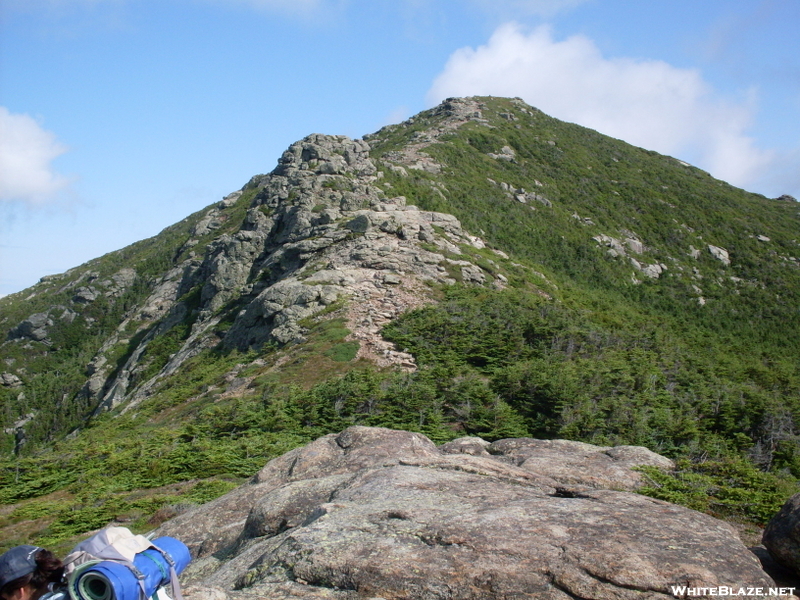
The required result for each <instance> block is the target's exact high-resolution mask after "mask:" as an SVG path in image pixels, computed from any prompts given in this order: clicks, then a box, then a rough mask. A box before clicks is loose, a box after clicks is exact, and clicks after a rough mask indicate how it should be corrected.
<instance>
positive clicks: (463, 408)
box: [0, 98, 800, 540]
mask: <svg viewBox="0 0 800 600" xmlns="http://www.w3.org/2000/svg"><path fill="white" fill-rule="evenodd" d="M784 200H785V199H784ZM798 238H800V219H799V218H798V211H797V205H796V203H794V204H792V203H791V202H778V201H776V200H770V199H766V198H764V197H761V196H757V195H754V194H748V193H746V192H744V191H742V190H737V189H736V188H733V187H731V186H729V185H728V184H725V183H724V182H719V181H717V180H714V179H713V178H711V176H710V175H708V174H707V173H705V172H703V171H701V170H699V169H696V168H694V167H691V166H689V165H687V164H686V163H682V162H681V161H678V160H676V159H674V158H671V157H665V156H661V155H658V154H657V153H654V152H648V151H645V150H641V149H638V148H634V147H633V146H629V145H627V144H625V143H623V142H620V141H618V140H612V139H610V138H607V137H605V136H602V135H600V134H598V133H596V132H593V131H591V130H587V129H585V128H582V127H579V126H577V125H570V124H566V123H561V122H559V121H557V120H555V119H552V118H550V117H548V116H547V115H545V114H544V113H541V112H540V111H538V110H537V109H534V108H532V107H529V106H528V105H526V104H525V103H524V102H522V101H521V100H519V99H501V98H467V99H448V100H446V101H445V102H443V103H442V104H441V105H439V106H438V107H435V108H433V109H430V110H428V111H424V112H423V113H420V114H419V115H417V116H415V117H413V118H412V119H409V120H408V121H406V122H404V123H402V124H398V125H391V126H388V127H385V128H383V129H382V130H380V131H378V132H376V133H375V134H372V135H369V136H365V138H364V140H351V139H349V138H347V137H345V136H327V135H322V134H313V135H310V136H307V137H306V138H304V139H303V140H301V141H299V142H296V143H295V144H292V145H291V146H290V148H289V149H288V150H287V151H286V152H285V153H284V154H283V155H282V156H281V157H280V159H279V161H278V166H277V167H276V168H275V169H274V170H273V171H272V172H271V173H269V174H266V175H257V176H255V177H253V178H252V179H251V180H250V181H249V182H248V183H247V184H246V185H245V186H243V187H242V189H241V190H238V191H237V192H234V193H232V194H230V195H228V196H226V198H225V199H223V200H222V201H220V202H217V203H215V204H213V205H211V206H209V207H207V208H206V209H203V210H201V211H198V212H197V213H195V214H194V215H191V216H189V217H187V218H186V219H184V220H183V221H181V222H179V223H177V224H175V225H173V226H171V227H168V228H166V229H165V230H164V231H163V232H161V233H160V234H159V235H158V236H155V237H153V238H150V239H148V240H143V241H142V242H138V243H136V244H134V245H132V246H129V247H127V248H124V249H122V250H119V251H116V252H113V253H109V254H107V255H105V256H103V257H100V258H98V259H95V260H93V261H90V262H89V263H86V265H82V266H80V267H76V268H75V269H71V270H70V271H68V272H67V273H65V274H62V275H57V276H49V277H45V278H43V279H42V281H41V282H40V283H39V284H37V285H36V286H33V288H30V289H29V290H25V291H24V292H20V293H19V294H15V295H12V296H8V297H5V298H2V299H0V325H2V327H3V328H5V329H6V331H7V332H8V334H7V337H6V339H5V341H4V342H3V343H2V345H0V360H2V361H3V362H2V363H0V365H3V366H2V369H0V370H2V373H0V377H2V380H1V381H2V385H0V400H2V402H3V406H4V416H3V418H4V425H3V430H4V437H3V438H2V439H0V442H2V445H1V446H0V447H2V448H3V452H4V453H5V456H6V457H7V459H6V462H5V463H4V466H3V471H2V473H3V485H2V489H3V490H4V492H3V498H4V500H3V501H4V502H6V503H9V502H10V503H13V502H17V501H19V500H25V499H29V498H34V499H35V498H38V497H45V495H46V494H50V493H60V492H59V490H69V493H70V494H73V496H70V498H71V500H70V501H73V500H74V501H75V502H77V505H79V506H81V507H85V506H88V505H89V504H91V502H95V503H98V502H99V503H100V505H102V506H103V507H105V508H103V509H102V510H99V511H95V513H93V514H94V516H93V517H91V518H89V519H88V521H80V519H79V520H78V521H79V523H76V524H75V527H74V528H73V529H79V528H80V527H82V526H86V525H87V524H88V523H89V522H91V523H100V522H102V520H103V519H104V518H109V517H114V516H119V515H114V514H112V513H115V512H119V511H122V513H125V512H126V511H132V514H134V515H135V514H137V511H139V513H138V514H139V516H138V517H132V518H136V519H146V518H149V517H146V515H150V514H152V512H153V506H157V505H159V503H158V501H156V500H153V501H152V502H151V503H150V504H148V505H147V506H148V507H145V508H141V507H139V508H136V509H135V510H134V509H133V508H130V507H131V506H133V504H135V502H133V504H131V502H130V501H128V500H125V502H123V503H122V504H121V506H127V507H128V508H126V509H124V510H123V509H121V508H120V509H114V508H113V506H111V505H110V504H113V502H112V503H110V504H109V500H108V499H109V498H112V497H113V498H117V499H119V498H121V497H122V496H121V495H120V494H123V492H125V493H128V492H133V491H134V490H136V489H143V490H155V489H156V488H159V487H161V486H170V485H179V486H184V484H183V483H181V482H187V481H196V480H198V479H200V480H204V481H208V482H210V483H207V484H206V483H204V484H203V485H207V486H208V487H207V489H216V490H218V491H220V492H221V491H225V488H227V487H228V486H229V482H226V480H225V476H226V474H231V473H235V474H236V475H237V476H238V477H242V476H246V475H248V474H251V473H252V472H253V471H254V470H255V469H257V468H259V467H260V465H261V464H263V462H264V460H265V459H266V458H269V457H271V456H275V455H277V454H279V453H281V452H283V451H285V450H287V449H288V448H289V447H293V446H295V445H298V444H300V443H304V442H308V441H310V440H311V439H314V438H315V437H318V436H320V435H324V434H326V433H330V432H332V431H340V430H342V429H344V428H345V427H347V426H349V425H353V424H369V425H381V426H391V427H395V428H404V429H414V430H417V431H420V432H422V433H425V434H426V435H428V436H429V437H431V439H434V440H435V441H437V442H444V441H447V440H448V439H452V438H454V437H458V436H460V435H464V434H475V435H481V436H484V437H487V438H488V439H490V440H493V439H500V438H502V437H524V436H527V435H529V434H535V435H538V436H541V437H545V438H547V437H568V438H571V439H579V440H583V441H589V442H592V443H601V444H619V443H635V444H638V445H645V446H648V447H650V448H651V449H652V450H655V451H659V452H661V453H665V454H668V455H670V456H673V457H686V458H693V457H694V458H696V457H700V456H712V457H715V458H725V459H726V460H728V459H730V460H734V461H740V460H741V461H744V462H743V463H741V464H743V465H745V464H746V465H750V466H748V467H746V468H748V469H749V468H755V467H758V468H760V469H761V470H763V471H766V472H770V473H772V474H774V477H775V478H776V479H775V480H774V481H772V480H770V481H771V483H769V485H767V484H764V485H765V486H766V487H765V489H766V488H768V487H769V486H773V487H771V488H769V489H770V490H773V491H771V492H770V493H772V494H773V496H774V495H776V494H778V493H779V492H778V491H775V490H779V489H785V488H783V487H781V486H783V485H794V484H793V483H792V482H793V481H794V479H793V477H794V476H796V475H800V450H798V443H797V440H798V429H797V426H796V424H795V423H796V422H797V416H798V414H800V413H799V412H798V411H799V410H800V407H798V403H797V401H796V400H795V398H796V397H797V392H798V390H800V374H799V373H798V358H800V357H798V352H797V348H796V347H795V345H794V344H793V342H792V340H793V339H796V337H795V334H796V333H798V332H799V331H800V315H798V312H797V310H796V306H797V305H798V302H800V264H798V263H799V261H798V258H797V256H796V255H797V254H800V249H798V243H797V240H798ZM103 432H105V435H104V433H103ZM68 438H69V439H68ZM101 440H103V442H102V443H104V444H107V445H108V450H107V451H102V452H101V451H97V452H95V451H93V450H91V446H92V444H98V443H101ZM54 445H55V447H56V448H58V449H60V450H59V451H60V452H62V453H64V454H65V455H66V456H70V457H74V460H73V459H63V460H62V459H60V458H58V457H57V456H55V455H53V454H50V453H48V450H47V448H48V447H53V446H54ZM101 445H102V444H101ZM148 452H153V453H154V456H156V457H157V458H155V459H153V461H152V464H149V463H148V464H143V465H132V464H131V461H135V460H136V459H135V457H137V456H138V457H141V456H144V455H146V453H148ZM56 454H58V451H56ZM104 455H105V456H111V455H114V456H116V457H117V458H116V459H115V460H116V461H117V462H116V466H113V467H109V468H108V471H109V473H110V481H111V483H109V486H110V487H109V489H108V490H105V491H102V490H98V491H97V493H96V494H95V493H94V492H91V493H89V492H87V491H86V486H85V483H81V482H85V481H86V478H87V477H90V475H88V474H89V473H93V472H96V473H99V472H101V471H102V470H103V467H102V466H100V465H99V464H97V463H95V462H93V461H95V460H98V459H99V457H100V456H104ZM26 461H27V462H26ZM65 461H66V462H65ZM70 461H72V462H70ZM81 463H82V464H81ZM737 464H739V463H737ZM742 468H745V467H742ZM59 470H60V472H61V473H60V474H56V473H58V472H59ZM20 473H22V475H20ZM43 473H44V474H46V476H45V475H43ZM747 473H749V471H747ZM756 476H757V475H753V477H756ZM742 477H744V479H747V477H750V475H748V476H747V477H745V476H742ZM786 477H788V479H785V478H786ZM120 478H122V479H120ZM782 478H783V479H782ZM26 485H27V486H28V487H29V488H30V489H26ZM191 485H195V484H191ZM749 485H751V486H752V483H751V484H749ZM215 486H216V487H215ZM184 487H186V486H184ZM181 489H183V488H181ZM186 489H189V492H188V493H189V494H191V493H192V492H191V489H194V488H191V486H189V488H186ZM203 489H204V488H203V486H200V490H203ZM184 491H185V490H184ZM750 491H751V492H752V490H750ZM87 493H88V496H86V494H87ZM154 493H155V492H154ZM159 493H160V492H159ZM206 493H207V492H202V493H201V492H200V491H198V492H197V494H196V497H203V498H204V497H206V496H205V494H206ZM209 493H210V492H209ZM780 493H785V492H780ZM93 494H94V495H93ZM98 494H99V496H98ZM103 494H105V495H103ZM123 495H124V494H123ZM101 496H102V498H101ZM89 497H91V502H90V501H89ZM157 497H158V498H162V501H161V503H162V504H164V503H167V504H169V502H172V501H175V498H173V497H171V496H170V498H171V500H169V501H167V500H163V498H164V497H165V496H163V495H162V496H157ZM75 498H78V500H75ZM770 498H771V499H769V500H765V502H767V503H768V504H769V503H770V502H771V503H772V504H770V506H773V505H774V504H775V502H776V501H777V500H776V498H775V497H772V496H771V497H770ZM126 502H127V504H126ZM759 502H761V500H759ZM67 506H74V505H70V504H69V502H66V501H65V504H64V505H63V506H62V505H59V506H58V507H56V508H54V509H52V510H50V511H49V512H48V511H45V513H47V515H49V516H44V517H41V518H42V519H43V523H48V522H51V521H48V519H50V520H52V518H53V517H54V515H56V514H63V513H58V511H59V510H66V507H67ZM758 506H759V508H757V509H753V511H752V512H753V514H750V515H749V517H748V518H753V519H756V520H759V519H761V520H763V516H759V515H761V514H762V512H765V511H767V510H768V509H767V508H764V506H762V505H761V504H759V505H758ZM106 509H107V510H106ZM81 510H83V508H81ZM87 510H88V509H87ZM759 511H760V512H759ZM23 512H24V511H23ZM82 514H83V513H82ZM92 519H94V520H92ZM80 523H82V524H80ZM48 526H49V525H48ZM67 529H69V528H67ZM69 531H72V530H69ZM69 531H68V530H62V531H61V533H58V532H57V531H56V532H55V533H53V532H51V533H45V534H44V535H45V538H44V539H55V540H61V539H64V536H66V535H67V534H68V533H69ZM26 535H27V534H26ZM48 535H49V536H50V538H47V536H48ZM59 536H60V537H59ZM26 539H27V538H26Z"/></svg>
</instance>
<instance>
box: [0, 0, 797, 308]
mask: <svg viewBox="0 0 800 600" xmlns="http://www.w3.org/2000/svg"><path fill="white" fill-rule="evenodd" d="M798 27H800V2H798V1H797V0H703V1H702V2H697V0H669V1H667V0H648V1H646V2H644V1H638V0H625V1H623V0H0V295H1V294H8V293H12V292H16V291H19V290H21V289H23V288H25V287H27V286H30V285H32V284H34V283H35V282H36V281H38V279H39V278H40V277H42V276H43V275H47V274H51V273H59V272H63V271H65V270H67V269H69V268H71V267H74V266H77V265H79V264H81V263H83V262H85V261H86V260H89V259H91V258H94V257H96V256H99V255H101V254H104V253H106V252H110V251H112V250H115V249H118V248H121V247H123V246H125V245H127V244H130V243H132V242H134V241H136V240H139V239H142V238H145V237H149V236H152V235H155V234H156V233H158V232H159V231H160V230H161V229H163V228H164V227H166V226H168V225H170V224H172V223H174V222H175V221H178V220H180V219H182V218H183V217H185V216H187V215H188V214H190V213H191V212H194V211H196V210H199V209H200V208H202V207H204V206H206V205H208V204H211V203H212V202H214V201H216V200H218V199H220V198H221V197H222V196H224V195H225V194H227V193H229V192H231V191H234V190H236V189H239V188H240V187H241V186H242V185H244V184H245V183H246V182H247V180H248V179H249V178H250V177H251V176H252V175H254V174H257V173H266V172H269V171H271V170H272V168H273V167H274V166H275V164H276V161H277V158H278V157H279V156H280V154H281V153H282V152H283V150H284V149H285V148H286V147H287V146H288V145H289V144H291V143H292V142H294V141H295V140H297V139H300V138H302V137H304V136H305V135H308V134H310V133H330V134H346V135H349V136H351V137H360V136H362V135H364V134H367V133H371V132H373V131H375V130H377V129H379V128H380V127H381V126H383V125H385V124H388V123H391V122H398V121H400V120H403V119H405V118H407V117H409V116H411V115H412V114H414V113H416V112H418V111H420V110H423V109H425V108H429V107H430V106H432V105H434V104H436V103H438V102H439V101H440V100H442V99H443V98H445V97H447V96H456V95H459V96H460V95H473V94H491V95H498V96H520V97H522V98H524V99H525V100H526V101H527V102H528V103H529V104H532V105H533V106H536V107H538V108H540V109H542V110H544V111H545V112H547V113H548V114H551V115H552V116H555V117H557V118H560V119H564V120H567V121H572V122H578V123H580V124H582V125H586V126H588V127H592V128H594V129H597V130H599V131H601V132H602V133H606V134H608V135H612V136H614V137H619V138H622V139H625V140H626V141H629V142H631V143H634V144H636V145H639V146H643V147H646V148H649V149H653V150H657V151H659V152H663V153H666V154H670V155H673V156H676V157H678V158H681V159H683V160H686V161H688V162H691V163H693V164H696V165H698V166H700V167H702V168H704V169H706V170H708V171H710V172H711V173H712V174H713V175H715V176H717V177H720V178H722V179H725V180H727V181H730V182H731V183H733V184H735V185H738V186H741V187H744V188H745V189H748V190H751V191H755V192H759V193H762V194H765V195H767V196H770V197H774V196H778V195H781V194H785V193H788V194H791V195H793V196H795V197H797V198H800V36H798V35H797V30H798Z"/></svg>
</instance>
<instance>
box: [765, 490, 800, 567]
mask: <svg viewBox="0 0 800 600" xmlns="http://www.w3.org/2000/svg"><path fill="white" fill-rule="evenodd" d="M762 543H763V544H764V546H766V548H767V550H769V553H770V554H771V555H772V556H773V558H775V560H777V561H778V562H779V563H780V564H782V565H783V566H785V567H787V568H789V569H791V570H792V571H794V573H795V574H797V575H800V494H795V495H794V496H792V497H791V498H789V499H788V500H787V501H786V502H785V503H784V505H783V506H782V507H781V510H780V511H779V512H778V514H777V515H775V516H774V517H772V519H771V520H770V522H769V524H768V525H767V527H766V529H764V537H763V540H762Z"/></svg>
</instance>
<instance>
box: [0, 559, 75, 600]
mask: <svg viewBox="0 0 800 600" xmlns="http://www.w3.org/2000/svg"><path fill="white" fill-rule="evenodd" d="M63 578H64V565H63V563H62V562H61V561H60V560H58V559H57V558H56V555H55V554H53V553H52V552H50V550H44V549H42V550H39V552H37V553H36V569H35V570H34V571H33V572H32V573H28V574H27V575H23V576H22V577H17V578H16V579H14V580H12V581H9V582H8V583H7V584H5V585H4V586H3V589H1V590H0V596H3V597H7V596H10V595H11V593H12V592H13V591H14V590H17V589H19V588H23V587H25V586H27V585H31V586H33V588H34V589H37V590H38V589H41V588H43V587H46V586H47V584H49V583H58V582H60V581H61V580H62V579H63Z"/></svg>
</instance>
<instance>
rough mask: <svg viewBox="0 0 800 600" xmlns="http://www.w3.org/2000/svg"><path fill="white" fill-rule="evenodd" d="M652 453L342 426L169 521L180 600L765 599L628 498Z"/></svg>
mask: <svg viewBox="0 0 800 600" xmlns="http://www.w3.org/2000/svg"><path fill="white" fill-rule="evenodd" d="M642 465H650V466H656V467H659V468H669V467H671V466H672V463H671V461H669V460H668V459H666V458H664V457H662V456H659V455H657V454H654V453H653V452H650V451H649V450H647V449H645V448H637V447H631V446H627V447H624V446H618V447H613V448H609V447H597V446H592V445H589V444H579V443H575V442H568V441H563V440H553V441H550V442H542V441H540V440H533V439H507V440H501V441H498V442H494V443H488V442H486V441H484V440H481V439H480V438H474V437H473V438H462V439H457V440H454V441H452V442H450V443H448V444H445V445H443V446H440V447H438V448H437V447H436V445H434V444H433V443H432V442H431V441H430V440H429V439H428V438H426V437H425V436H423V435H420V434H417V433H410V432H405V431H393V430H389V429H382V428H368V427H351V428H349V429H347V430H345V431H343V432H342V433H340V434H331V435H327V436H325V437H322V438H320V439H318V440H316V441H315V442H313V443H311V444H309V445H307V446H304V447H302V448H298V449H296V450H293V451H291V452H289V453H287V454H285V455H283V456H281V457H279V458H276V459H274V460H272V461H271V462H270V463H268V464H267V465H266V466H265V467H264V468H263V469H262V470H261V471H259V472H258V473H257V474H256V475H255V476H254V477H253V479H252V480H251V481H250V482H248V483H247V484H245V485H244V486H242V487H240V488H238V489H236V490H234V491H233V492H231V493H229V494H227V495H226V496H223V497H221V498H219V499H217V500H215V501H213V502H211V503H209V504H207V505H205V506H202V507H199V508H197V509H194V510H191V511H189V512H186V513H184V514H183V515H181V516H179V517H177V518H175V519H173V520H172V521H170V522H168V523H165V524H164V525H162V527H161V528H160V529H159V530H158V532H157V533H158V534H159V535H172V536H177V537H179V538H181V539H183V540H184V541H186V542H187V543H188V544H189V546H190V547H191V549H192V552H193V554H194V555H195V556H196V557H197V558H196V559H195V562H194V564H193V565H192V567H191V568H190V569H191V570H190V572H189V573H187V575H186V576H185V580H186V583H187V585H188V586H189V587H188V595H187V600H188V598H191V599H192V600H200V599H201V598H219V599H220V600H222V599H226V598H227V599H230V600H236V599H244V598H271V599H281V598H285V599H290V598H292V599H295V598H296V599H301V598H303V599H304V598H326V599H331V600H333V599H340V600H355V599H366V598H370V599H372V600H377V599H379V598H381V599H385V600H395V599H398V600H399V599H410V598H425V599H430V600H434V599H451V600H467V599H469V600H492V599H508V598H520V599H521V598H543V599H554V600H555V599H567V598H594V599H597V600H601V599H606V598H608V599H611V598H614V599H619V598H630V599H635V598H636V599H638V598H672V597H675V595H678V596H680V595H681V594H679V593H678V594H675V593H674V592H673V589H672V588H673V586H688V587H715V588H716V587H718V586H723V585H724V586H730V587H735V588H736V589H738V588H739V587H762V588H765V589H766V588H768V587H774V585H775V584H774V582H773V581H772V580H771V579H770V578H769V577H768V576H767V575H766V574H765V573H764V572H763V571H762V570H761V567H760V564H759V562H758V560H757V559H756V558H755V556H753V554H751V553H750V552H749V551H748V550H747V548H745V547H744V546H743V545H742V543H741V542H740V541H739V539H738V536H737V535H736V533H735V531H734V530H733V528H732V527H731V526H729V525H727V524H726V523H723V522H721V521H718V520H716V519H714V518H711V517H709V516H706V515H703V514H701V513H698V512H695V511H692V510H688V509H685V508H682V507H679V506H675V505H672V504H668V503H666V502H662V501H659V500H654V499H652V498H647V497H645V496H640V495H637V494H633V493H631V492H630V491H623V490H629V489H635V488H636V487H637V484H638V482H639V477H640V474H639V473H638V472H637V471H635V470H633V469H635V468H636V467H639V466H642Z"/></svg>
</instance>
